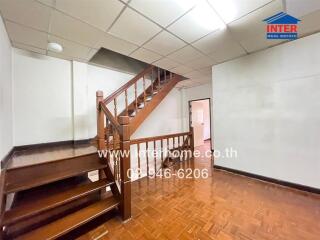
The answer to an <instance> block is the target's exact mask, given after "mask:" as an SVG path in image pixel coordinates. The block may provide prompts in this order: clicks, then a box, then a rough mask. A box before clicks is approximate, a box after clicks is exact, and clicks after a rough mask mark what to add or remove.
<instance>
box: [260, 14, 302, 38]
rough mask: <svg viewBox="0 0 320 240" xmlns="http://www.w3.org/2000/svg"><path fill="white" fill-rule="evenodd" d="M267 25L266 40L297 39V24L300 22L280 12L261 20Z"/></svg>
mask: <svg viewBox="0 0 320 240" xmlns="http://www.w3.org/2000/svg"><path fill="white" fill-rule="evenodd" d="M263 21H264V22H266V23H267V29H266V30H267V36H266V37H267V39H287V40H294V39H297V38H298V23H299V22H300V21H301V20H299V19H297V18H295V17H292V16H290V15H289V14H286V13H284V12H280V13H278V14H276V15H273V16H271V17H269V18H266V19H264V20H263Z"/></svg>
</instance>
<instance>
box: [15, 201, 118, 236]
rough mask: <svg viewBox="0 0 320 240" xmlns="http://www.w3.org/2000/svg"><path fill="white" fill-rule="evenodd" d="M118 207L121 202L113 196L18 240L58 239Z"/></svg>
mask: <svg viewBox="0 0 320 240" xmlns="http://www.w3.org/2000/svg"><path fill="white" fill-rule="evenodd" d="M118 205H119V201H117V200H116V199H115V198H114V197H113V196H112V197H109V198H107V199H104V200H101V201H99V202H96V203H94V204H92V205H89V206H88V207H85V208H83V209H81V210H79V211H77V212H75V213H72V214H70V215H67V216H66V217H64V218H61V219H59V220H57V221H54V222H52V223H50V224H48V225H45V226H43V227H40V228H38V229H36V230H33V231H31V232H29V233H26V234H24V235H22V236H19V237H18V238H17V239H30V240H34V239H43V240H44V239H46V240H49V239H56V238H58V237H60V236H62V235H64V234H66V233H68V232H70V231H72V230H74V229H75V228H77V227H79V226H81V225H83V224H85V223H87V222H89V221H91V220H92V219H94V218H96V217H98V216H100V215H102V214H104V213H106V212H108V211H110V210H112V209H114V208H116V207H117V206H118Z"/></svg>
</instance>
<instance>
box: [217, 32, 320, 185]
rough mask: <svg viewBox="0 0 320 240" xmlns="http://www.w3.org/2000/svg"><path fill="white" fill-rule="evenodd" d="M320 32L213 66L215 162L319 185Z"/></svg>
mask: <svg viewBox="0 0 320 240" xmlns="http://www.w3.org/2000/svg"><path fill="white" fill-rule="evenodd" d="M319 42H320V34H319V33H318V34H314V35H311V36H309V37H305V38H302V39H299V40H296V41H293V42H289V43H287V44H283V45H280V46H277V47H274V48H270V49H267V50H264V51H261V52H258V53H255V54H252V55H249V56H246V57H242V58H239V59H236V60H234V61H230V62H226V63H223V64H220V65H217V66H214V67H213V80H212V81H213V96H214V99H215V101H214V104H213V118H214V124H213V126H214V131H213V138H214V141H215V149H218V150H220V151H222V150H224V149H225V148H226V147H232V148H233V149H236V150H237V153H238V154H237V155H238V158H232V159H223V158H219V159H216V160H215V164H217V165H220V166H225V167H229V168H232V169H237V170H241V171H245V172H249V173H254V174H258V175H262V176H266V177H271V178H275V179H279V180H284V181H288V182H292V183H297V184H302V185H307V186H311V187H315V188H320V174H319V173H320V148H319V142H320V134H319V133H320V125H319V123H320V111H319V109H320V100H319V96H320V67H319V66H320V44H319Z"/></svg>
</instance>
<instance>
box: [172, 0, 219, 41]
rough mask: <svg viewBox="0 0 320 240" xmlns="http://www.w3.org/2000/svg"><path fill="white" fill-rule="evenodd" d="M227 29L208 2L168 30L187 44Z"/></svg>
mask: <svg viewBox="0 0 320 240" xmlns="http://www.w3.org/2000/svg"><path fill="white" fill-rule="evenodd" d="M223 27H225V26H224V24H223V22H222V21H221V19H220V18H219V17H218V16H217V15H216V13H215V12H214V10H213V9H212V8H211V7H210V6H209V4H208V2H207V1H199V3H198V4H197V6H196V7H195V8H194V9H192V10H191V11H190V12H188V13H187V14H186V15H184V16H183V17H181V18H180V19H179V20H177V21H176V22H175V23H173V24H172V25H171V26H170V27H169V28H168V30H169V31H170V32H172V33H174V34H175V35H177V36H179V37H180V38H182V39H183V40H185V41H186V42H189V43H191V42H193V41H195V40H197V39H199V38H201V37H203V36H205V35H207V34H208V33H210V32H212V31H214V30H216V29H220V28H223Z"/></svg>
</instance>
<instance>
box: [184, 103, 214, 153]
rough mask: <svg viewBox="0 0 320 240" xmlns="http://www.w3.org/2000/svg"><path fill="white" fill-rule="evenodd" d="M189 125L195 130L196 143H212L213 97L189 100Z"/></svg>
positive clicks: (196, 144) (198, 144) (197, 144)
mask: <svg viewBox="0 0 320 240" xmlns="http://www.w3.org/2000/svg"><path fill="white" fill-rule="evenodd" d="M189 127H193V130H194V145H195V147H197V146H202V145H210V149H212V139H211V99H210V98H204V99H196V100H191V101H189Z"/></svg>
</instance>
